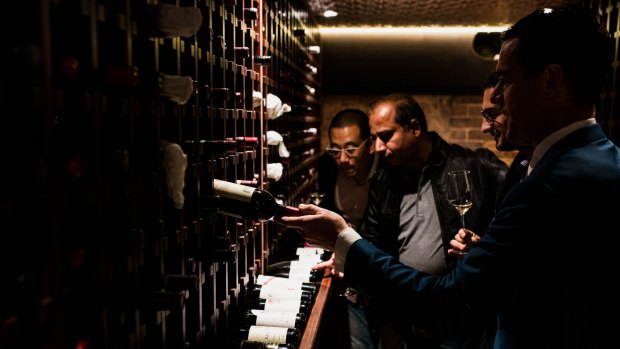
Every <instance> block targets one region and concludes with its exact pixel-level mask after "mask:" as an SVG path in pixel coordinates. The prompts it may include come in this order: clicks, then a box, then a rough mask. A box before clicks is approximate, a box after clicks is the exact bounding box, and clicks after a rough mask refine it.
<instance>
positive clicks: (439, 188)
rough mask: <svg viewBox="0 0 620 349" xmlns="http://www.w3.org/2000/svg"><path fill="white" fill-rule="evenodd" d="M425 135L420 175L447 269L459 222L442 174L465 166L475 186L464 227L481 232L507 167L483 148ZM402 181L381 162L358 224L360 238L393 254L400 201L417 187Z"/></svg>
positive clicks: (491, 213)
mask: <svg viewBox="0 0 620 349" xmlns="http://www.w3.org/2000/svg"><path fill="white" fill-rule="evenodd" d="M429 136H430V138H431V141H432V143H433V148H432V150H431V153H430V154H429V158H428V162H427V166H426V167H425V170H424V172H423V176H424V180H427V179H430V181H431V185H432V188H433V194H434V197H435V205H436V207H437V212H438V214H439V222H440V225H441V235H442V238H443V244H444V252H445V256H446V260H447V261H448V269H452V268H453V267H454V264H455V263H456V260H457V259H456V258H455V257H451V256H448V248H450V240H451V239H452V238H453V237H454V234H456V232H457V231H458V229H459V228H460V227H461V221H460V216H459V214H458V212H457V211H456V210H455V209H454V207H452V206H451V205H450V204H449V203H448V200H447V198H446V194H447V186H446V177H447V173H448V172H449V171H452V170H459V169H468V170H470V171H471V174H472V179H473V181H474V184H473V185H474V188H475V190H474V196H473V206H472V208H471V209H470V210H469V211H467V214H466V215H465V226H466V227H467V228H468V229H470V230H473V231H474V232H476V233H477V234H479V235H483V234H484V231H485V229H486V227H487V225H488V224H489V222H490V221H491V219H492V218H493V216H494V213H495V202H496V195H497V193H498V188H500V186H501V183H502V182H503V180H504V176H505V174H506V171H507V168H508V167H507V166H506V164H505V163H504V162H503V161H501V160H500V159H499V158H498V157H497V156H496V155H495V154H494V153H493V152H491V151H490V150H488V149H486V148H479V149H476V150H472V149H468V148H464V147H462V146H460V145H456V144H448V143H447V142H446V141H444V140H443V139H442V138H441V137H440V136H439V135H438V134H437V133H436V132H429ZM405 183H406V181H404V180H403V177H402V172H401V171H400V170H399V169H395V168H390V167H389V166H381V167H380V170H379V171H378V172H377V173H376V175H375V177H374V179H373V181H372V182H371V187H370V193H369V198H368V207H367V209H366V214H365V217H364V220H363V221H362V224H361V226H360V229H359V233H360V234H361V235H362V236H363V237H364V238H365V239H367V240H369V241H370V242H372V243H374V244H375V245H376V246H377V247H379V248H381V249H382V250H384V251H386V252H388V253H390V254H392V255H393V256H395V257H397V258H398V250H399V249H398V234H399V232H400V227H399V222H400V202H401V200H402V198H403V195H405V194H406V193H407V192H415V191H417V188H410V187H411V186H410V185H406V184H405ZM412 190H413V191H412Z"/></svg>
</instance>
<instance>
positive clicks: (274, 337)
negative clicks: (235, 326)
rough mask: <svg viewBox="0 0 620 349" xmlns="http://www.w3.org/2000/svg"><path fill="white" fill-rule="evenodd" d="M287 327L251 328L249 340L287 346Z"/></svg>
mask: <svg viewBox="0 0 620 349" xmlns="http://www.w3.org/2000/svg"><path fill="white" fill-rule="evenodd" d="M287 330H288V329H287V328H286V327H270V326H250V331H249V333H248V340H251V341H257V342H268V343H280V344H286V332H287Z"/></svg>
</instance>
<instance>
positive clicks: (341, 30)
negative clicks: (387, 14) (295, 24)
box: [319, 26, 508, 35]
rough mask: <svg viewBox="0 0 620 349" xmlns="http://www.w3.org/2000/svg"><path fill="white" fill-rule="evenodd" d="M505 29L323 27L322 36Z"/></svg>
mask: <svg viewBox="0 0 620 349" xmlns="http://www.w3.org/2000/svg"><path fill="white" fill-rule="evenodd" d="M506 29H508V26H505V27H322V28H319V33H320V34H358V35H368V34H380V35H384V34H465V33H479V32H502V31H504V30H506Z"/></svg>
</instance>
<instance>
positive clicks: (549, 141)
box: [527, 118, 596, 175]
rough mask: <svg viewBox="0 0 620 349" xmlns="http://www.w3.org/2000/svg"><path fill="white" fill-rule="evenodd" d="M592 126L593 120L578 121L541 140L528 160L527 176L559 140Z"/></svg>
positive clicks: (594, 122)
mask: <svg viewBox="0 0 620 349" xmlns="http://www.w3.org/2000/svg"><path fill="white" fill-rule="evenodd" d="M594 124H596V119H595V118H589V119H586V120H580V121H577V122H574V123H572V124H570V125H568V126H565V127H562V128H561V129H559V130H557V131H555V132H553V133H552V134H550V135H548V136H547V137H546V138H545V139H543V140H542V142H540V143H539V144H538V145H537V146H536V148H534V152H533V153H532V159H531V160H530V163H529V166H528V169H527V174H528V175H529V174H530V173H531V172H532V170H533V169H534V167H535V166H536V164H537V163H538V161H539V160H540V159H542V157H543V156H544V155H545V153H546V152H547V150H549V148H551V147H552V146H553V145H554V144H555V143H557V142H558V141H559V140H560V139H562V138H564V137H566V136H567V135H568V134H570V133H572V132H574V131H577V130H578V129H580V128H584V127H587V126H590V125H594Z"/></svg>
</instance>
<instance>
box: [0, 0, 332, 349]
mask: <svg viewBox="0 0 620 349" xmlns="http://www.w3.org/2000/svg"><path fill="white" fill-rule="evenodd" d="M161 3H163V2H162V1H160V2H159V3H158V2H157V1H154V0H146V1H132V0H121V1H106V0H102V1H94V0H81V1H69V0H54V1H41V2H25V3H20V4H14V5H11V6H10V7H9V8H7V9H6V10H5V11H3V12H4V17H3V19H6V20H7V21H6V22H9V21H8V19H9V17H11V19H12V21H11V22H12V23H15V21H17V22H18V23H20V27H21V29H18V30H11V31H8V30H7V33H9V32H10V33H11V34H10V36H11V38H10V39H9V40H8V41H7V43H6V45H4V46H3V47H2V57H3V62H4V63H3V64H4V67H5V74H3V77H2V78H1V79H2V87H3V88H2V90H1V91H0V94H1V97H2V101H1V106H2V115H3V121H2V126H1V127H0V129H2V130H3V131H2V136H3V137H2V139H3V140H2V141H3V144H2V145H3V147H4V149H3V155H4V156H5V158H4V159H5V160H6V161H7V162H6V163H7V164H10V165H9V166H10V167H11V168H12V169H11V170H10V171H6V172H5V174H3V177H2V179H3V183H5V184H7V188H8V187H10V188H12V189H7V190H5V191H3V194H6V196H5V197H3V199H2V200H1V201H0V202H1V203H2V212H3V217H2V232H3V233H4V235H5V236H7V241H5V242H6V243H5V244H3V245H5V246H6V247H5V248H3V249H2V253H1V255H2V260H0V262H2V265H3V267H2V268H3V271H6V273H3V275H4V276H5V277H6V279H5V282H3V287H2V288H3V294H2V297H0V299H2V301H1V302H2V303H0V319H1V320H2V321H0V347H7V348H9V347H32V348H43V347H45V348H98V349H100V348H114V349H119V348H150V349H152V348H225V347H226V346H227V342H226V338H227V337H228V336H229V335H230V332H231V331H234V324H235V321H236V318H237V316H238V315H239V311H240V309H242V308H243V306H244V305H245V302H246V288H247V286H248V284H249V283H251V280H252V278H253V277H254V275H255V274H257V273H262V272H263V271H264V268H265V266H266V265H268V264H269V263H270V261H275V260H278V259H285V258H286V257H287V256H288V253H289V249H291V250H294V247H296V246H295V245H294V244H293V243H294V242H299V240H298V237H295V232H290V231H287V230H286V229H282V227H281V226H277V225H276V224H275V223H273V222H267V223H255V222H250V221H244V220H240V219H235V218H231V217H225V216H222V215H219V214H217V213H216V210H215V209H216V207H217V200H216V198H214V197H213V195H212V188H211V183H212V179H213V178H219V179H224V180H228V181H235V180H241V179H254V178H255V175H257V177H256V178H258V183H260V187H262V188H263V189H267V190H269V191H270V192H271V193H272V194H274V195H276V196H278V198H280V199H282V200H283V201H284V203H285V204H288V205H293V206H296V205H298V204H299V203H301V202H304V201H306V198H307V197H308V194H309V193H310V192H311V191H313V189H314V176H313V168H314V166H315V164H316V160H317V155H318V153H319V152H320V148H319V147H320V140H319V136H318V135H312V134H309V133H308V132H307V131H308V130H310V129H312V128H315V129H320V120H321V116H320V114H319V110H320V108H319V105H318V101H319V99H320V98H319V96H320V93H321V92H320V91H321V86H320V75H313V74H312V72H311V71H309V69H308V66H309V65H311V66H314V67H319V71H320V57H318V56H317V55H315V54H312V53H310V52H309V51H308V49H307V48H308V46H309V45H315V44H317V43H318V42H319V37H318V30H317V28H316V26H315V24H314V21H313V20H312V17H311V15H310V14H309V13H308V11H307V9H306V8H305V7H304V5H303V4H302V3H301V2H298V1H289V0H274V1H265V0H206V1H204V0H191V1H189V0H176V1H172V2H169V3H168V4H169V5H172V6H173V7H176V8H186V9H192V10H193V12H192V13H193V15H194V16H195V15H196V14H197V13H198V14H200V17H201V19H202V20H201V22H200V25H199V27H198V28H197V29H196V31H195V32H194V33H193V34H190V35H186V36H181V35H176V36H172V37H166V36H165V35H163V32H162V30H161V28H160V27H158V26H157V25H153V23H154V21H153V18H154V17H153V16H154V13H155V9H156V8H157V6H158V4H161ZM248 9H256V11H248ZM254 15H256V17H255V18H254V19H252V18H251V16H254ZM235 47H247V48H248V49H249V50H247V51H249V53H250V57H247V58H244V57H242V56H241V52H242V50H235V49H234V48H235ZM236 52H238V53H236ZM256 56H271V60H270V65H258V64H253V58H252V57H256ZM162 73H163V74H168V75H171V76H181V77H182V76H189V77H191V79H192V81H193V85H192V86H193V87H192V89H193V90H192V93H191V97H190V98H189V100H187V102H185V103H179V102H175V101H171V100H170V99H167V98H163V97H162V95H161V92H162V91H163V90H161V87H160V86H159V85H158V81H159V80H158V78H157V76H159V74H162ZM309 87H311V88H313V89H314V91H315V92H314V93H315V94H311V93H310V92H309ZM255 92H259V93H260V94H261V95H262V96H263V98H265V97H266V96H267V95H268V94H273V95H276V96H277V97H279V98H280V99H281V101H282V102H283V103H285V104H287V105H289V106H291V107H292V110H291V111H290V112H287V113H284V114H283V115H281V116H279V117H277V118H275V119H269V118H268V117H267V108H266V106H265V105H264V104H262V103H258V105H257V106H255V105H254V103H253V93H255ZM269 130H274V131H277V132H279V133H280V134H282V135H283V136H284V144H285V145H286V147H287V148H288V150H289V151H290V153H291V155H290V158H288V159H286V158H279V156H278V154H277V150H276V148H275V147H273V146H269V145H267V143H266V140H265V135H266V133H267V131H269ZM226 137H258V138H259V144H258V146H257V147H256V148H252V149H244V150H242V151H238V152H237V153H235V154H232V155H231V154H224V155H221V154H213V153H212V152H211V151H210V148H208V146H209V145H208V144H207V145H205V143H204V142H203V141H214V140H222V139H224V138H226ZM170 144H172V145H173V146H174V145H178V147H179V148H180V149H182V151H183V153H184V154H185V155H186V156H187V168H186V169H185V173H184V188H183V191H182V192H183V195H184V201H183V202H182V203H181V207H180V208H179V207H178V206H179V202H175V201H174V200H173V199H172V198H171V196H169V193H168V191H169V190H170V187H171V185H170V182H168V180H167V175H168V172H167V171H168V170H167V167H166V164H165V163H164V159H165V158H166V156H168V154H167V149H168V148H166V147H167V146H168V145H170ZM276 162H281V163H284V164H285V166H284V171H283V173H282V176H281V178H279V179H277V180H276V179H270V178H267V176H266V169H267V165H268V164H269V163H276ZM3 196H4V195H3ZM175 204H176V205H175ZM5 268H6V270H5ZM170 275H173V276H188V277H190V278H189V279H183V280H186V282H187V280H189V284H187V285H185V286H181V290H180V291H179V290H172V289H170V288H169V287H172V286H170V285H168V284H166V283H163V281H162V280H164V279H163V278H164V277H165V276H170ZM192 280H195V284H194V283H192ZM317 314H320V311H319V312H318V313H317ZM315 318H316V316H315ZM305 343H306V344H305V347H312V345H313V344H312V343H308V342H307V340H306V342H305Z"/></svg>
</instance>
